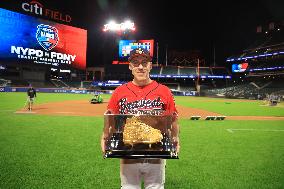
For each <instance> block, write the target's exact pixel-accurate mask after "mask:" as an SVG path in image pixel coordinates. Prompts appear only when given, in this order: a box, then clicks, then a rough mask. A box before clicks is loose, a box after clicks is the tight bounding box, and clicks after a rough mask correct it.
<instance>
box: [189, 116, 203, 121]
mask: <svg viewBox="0 0 284 189" xmlns="http://www.w3.org/2000/svg"><path fill="white" fill-rule="evenodd" d="M200 118H201V116H191V117H190V120H199V119H200Z"/></svg>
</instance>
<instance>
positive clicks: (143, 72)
mask: <svg viewBox="0 0 284 189" xmlns="http://www.w3.org/2000/svg"><path fill="white" fill-rule="evenodd" d="M129 69H130V70H131V71H132V75H133V76H134V79H136V80H138V81H143V80H147V79H149V78H150V76H149V73H150V71H151V69H152V63H151V62H149V61H148V60H147V58H146V57H143V56H138V57H135V58H133V59H132V60H131V62H130V63H129Z"/></svg>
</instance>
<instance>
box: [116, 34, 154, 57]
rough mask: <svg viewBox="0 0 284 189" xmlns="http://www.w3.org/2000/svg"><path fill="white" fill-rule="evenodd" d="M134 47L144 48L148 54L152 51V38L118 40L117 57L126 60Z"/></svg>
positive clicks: (151, 53) (151, 54)
mask: <svg viewBox="0 0 284 189" xmlns="http://www.w3.org/2000/svg"><path fill="white" fill-rule="evenodd" d="M136 48H144V49H146V50H148V51H149V53H150V56H151V57H153V53H154V40H153V39H150V40H120V41H119V59H120V60H127V59H128V58H129V55H130V52H131V51H132V50H133V49H136Z"/></svg>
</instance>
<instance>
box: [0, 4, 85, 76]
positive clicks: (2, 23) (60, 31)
mask: <svg viewBox="0 0 284 189" xmlns="http://www.w3.org/2000/svg"><path fill="white" fill-rule="evenodd" d="M37 11H39V9H38V10H37ZM39 12H40V11H39ZM0 41H1V43H0V61H3V62H5V61H7V62H21V63H25V62H30V63H31V62H32V63H36V64H48V65H52V66H59V67H60V66H68V67H69V66H70V67H73V68H77V69H81V70H84V69H86V50H87V30H84V29H81V28H76V27H72V26H67V25H64V24H58V23H55V22H51V21H46V20H43V19H40V18H35V17H32V16H28V15H24V14H20V13H16V12H12V11H9V10H5V9H2V8H0Z"/></svg>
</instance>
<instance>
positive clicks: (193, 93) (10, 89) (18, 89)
mask: <svg viewBox="0 0 284 189" xmlns="http://www.w3.org/2000/svg"><path fill="white" fill-rule="evenodd" d="M27 90H28V87H0V92H27ZM36 91H37V92H42V93H74V94H92V93H94V92H96V93H99V94H112V92H113V90H94V89H72V88H71V89H68V88H66V89H64V88H36ZM172 93H173V95H175V96H196V95H197V93H196V91H186V92H182V91H172Z"/></svg>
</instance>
